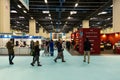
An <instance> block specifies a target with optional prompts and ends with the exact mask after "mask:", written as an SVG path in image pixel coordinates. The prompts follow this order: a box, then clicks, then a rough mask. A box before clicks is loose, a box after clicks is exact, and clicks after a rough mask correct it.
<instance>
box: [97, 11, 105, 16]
mask: <svg viewBox="0 0 120 80" xmlns="http://www.w3.org/2000/svg"><path fill="white" fill-rule="evenodd" d="M101 14H107V12H105V11H103V12H100V13H98V15H101Z"/></svg>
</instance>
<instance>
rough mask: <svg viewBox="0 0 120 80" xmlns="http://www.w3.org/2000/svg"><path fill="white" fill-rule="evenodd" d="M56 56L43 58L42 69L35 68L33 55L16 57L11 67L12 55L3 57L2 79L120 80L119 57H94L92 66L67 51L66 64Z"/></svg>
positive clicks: (0, 63) (41, 57) (0, 71)
mask: <svg viewBox="0 0 120 80" xmlns="http://www.w3.org/2000/svg"><path fill="white" fill-rule="evenodd" d="M41 53H43V52H41ZM56 55H57V52H56V51H55V56H54V57H51V56H49V57H48V56H40V62H41V64H42V67H38V66H37V65H35V66H34V67H32V66H31V65H30V63H31V61H32V57H31V56H16V57H15V58H14V63H15V64H14V65H9V64H8V56H0V80H120V56H119V55H108V56H100V55H99V56H91V62H90V64H87V63H84V62H83V56H71V55H70V54H69V53H68V52H67V51H66V50H65V51H64V55H65V60H66V62H65V63H62V62H61V60H60V59H59V60H58V62H57V63H55V62H54V61H53V59H54V58H55V57H56Z"/></svg>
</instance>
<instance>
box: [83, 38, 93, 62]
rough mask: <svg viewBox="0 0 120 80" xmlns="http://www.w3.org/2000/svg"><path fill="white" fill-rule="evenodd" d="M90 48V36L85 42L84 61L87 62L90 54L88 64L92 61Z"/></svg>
mask: <svg viewBox="0 0 120 80" xmlns="http://www.w3.org/2000/svg"><path fill="white" fill-rule="evenodd" d="M90 49H91V43H90V41H89V39H88V38H86V39H85V42H84V60H83V61H84V62H86V55H88V64H89V63H90Z"/></svg>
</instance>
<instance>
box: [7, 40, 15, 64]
mask: <svg viewBox="0 0 120 80" xmlns="http://www.w3.org/2000/svg"><path fill="white" fill-rule="evenodd" d="M6 47H7V49H8V55H9V64H10V65H13V64H14V63H13V62H12V60H13V59H14V57H15V55H14V49H13V48H14V43H13V39H10V41H8V42H7V43H6Z"/></svg>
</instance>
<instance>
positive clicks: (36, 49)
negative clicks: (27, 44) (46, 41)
mask: <svg viewBox="0 0 120 80" xmlns="http://www.w3.org/2000/svg"><path fill="white" fill-rule="evenodd" d="M39 52H40V48H39V41H36V42H35V45H34V54H33V57H34V58H33V62H32V63H31V65H32V66H34V64H35V62H36V61H37V65H38V66H42V65H41V64H40V62H39V56H40V53H39Z"/></svg>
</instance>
